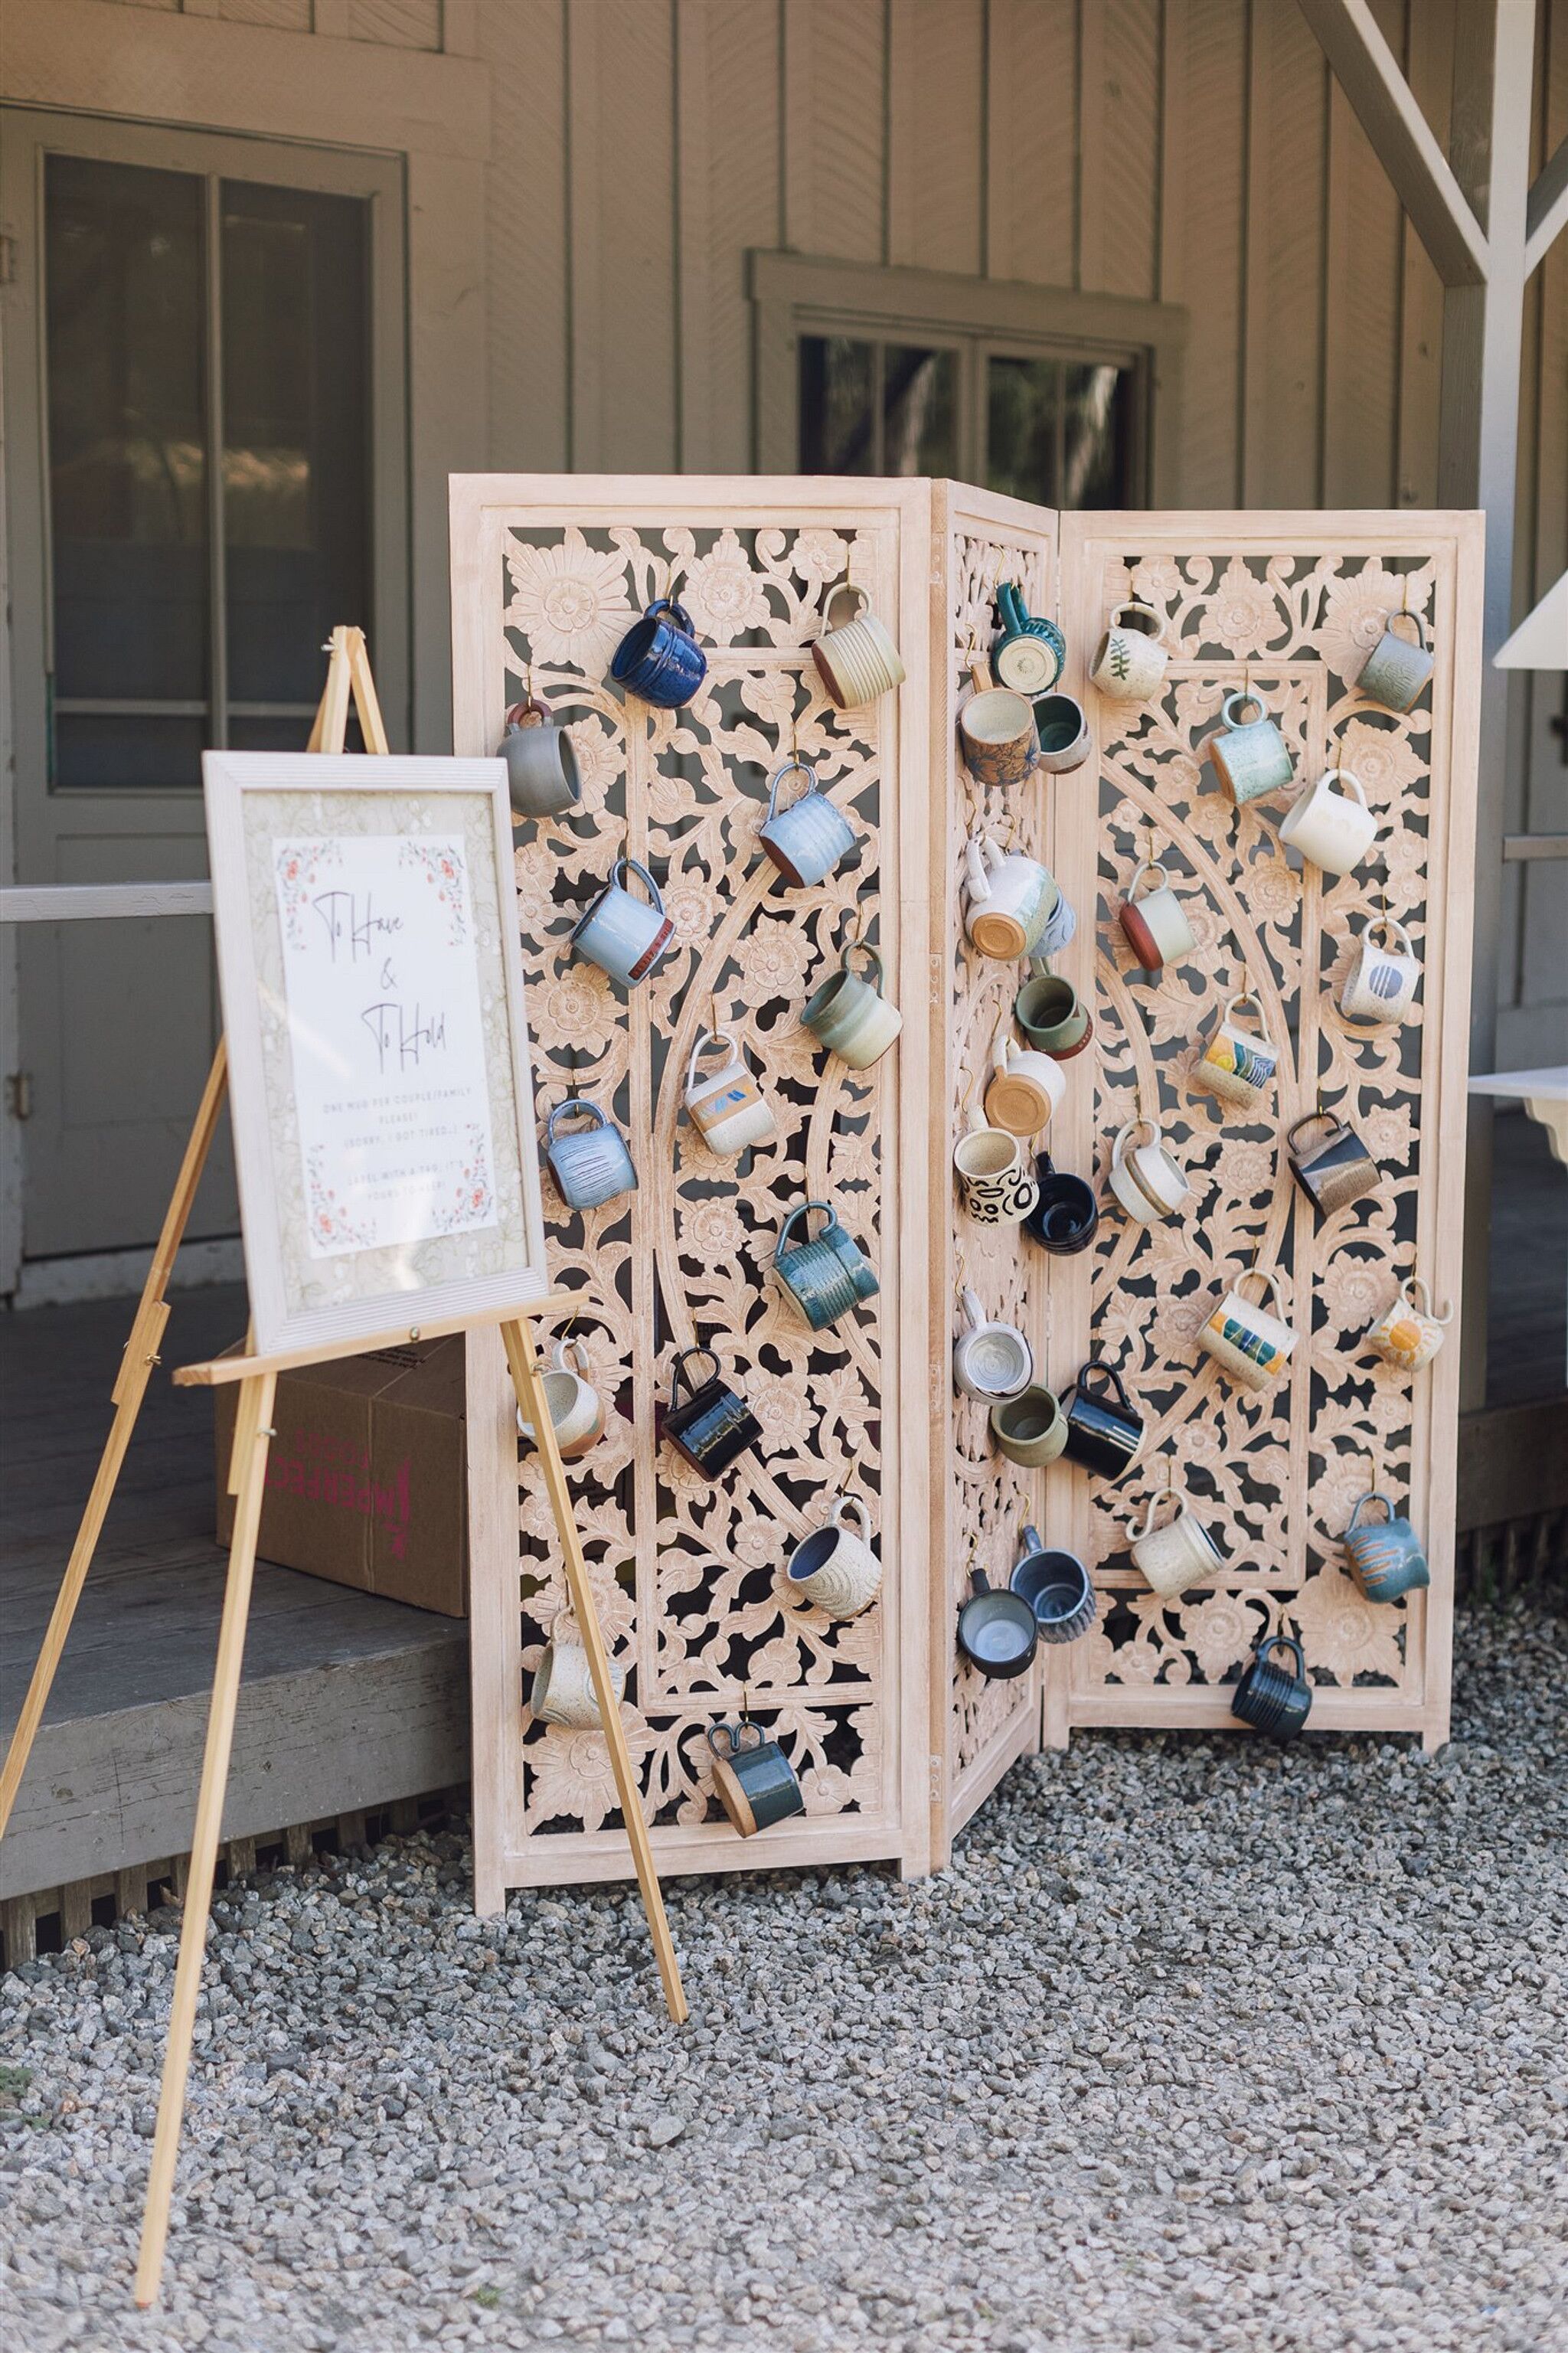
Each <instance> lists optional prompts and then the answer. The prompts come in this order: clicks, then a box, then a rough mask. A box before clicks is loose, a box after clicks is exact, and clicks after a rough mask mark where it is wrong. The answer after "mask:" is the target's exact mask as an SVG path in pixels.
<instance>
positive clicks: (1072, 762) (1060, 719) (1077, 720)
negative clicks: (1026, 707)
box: [1034, 692, 1094, 776]
mask: <svg viewBox="0 0 1568 2353" xmlns="http://www.w3.org/2000/svg"><path fill="white" fill-rule="evenodd" d="M1034 719H1035V733H1036V735H1037V737H1038V738H1039V744H1040V760H1039V765H1040V766H1041V767H1042V768H1046V769H1048V770H1049V771H1050V773H1051V774H1052V775H1053V776H1066V775H1067V773H1068V770H1069V769H1070V768H1081V767H1082V765H1083V764H1084V762H1085V761H1086V760H1087V759H1088V757H1089V753H1090V752H1091V751H1092V750H1093V748H1094V738H1093V736H1092V735H1091V734H1090V733H1089V713H1088V712H1086V711H1085V709H1084V707H1083V705H1082V703H1081V702H1079V699H1078V697H1077V695H1076V694H1062V693H1060V692H1058V693H1056V694H1043V695H1042V696H1041V697H1040V699H1039V701H1038V702H1037V703H1036V705H1035V711H1034Z"/></svg>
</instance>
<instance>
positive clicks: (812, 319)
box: [747, 251, 1187, 506]
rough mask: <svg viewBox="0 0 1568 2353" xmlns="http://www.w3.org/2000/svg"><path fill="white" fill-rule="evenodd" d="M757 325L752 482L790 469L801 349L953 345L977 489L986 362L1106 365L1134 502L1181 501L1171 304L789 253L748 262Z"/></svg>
mask: <svg viewBox="0 0 1568 2353" xmlns="http://www.w3.org/2000/svg"><path fill="white" fill-rule="evenodd" d="M747 264H748V284H749V290H750V294H751V299H752V315H753V322H754V328H755V354H756V370H757V376H756V382H757V397H756V403H755V412H756V446H755V449H754V451H753V462H754V464H755V466H756V469H757V470H758V472H759V473H764V474H788V473H798V472H799V470H800V338H801V336H802V335H803V334H807V335H846V336H851V337H854V338H856V339H858V340H859V341H861V342H872V343H877V342H880V343H915V344H925V345H931V346H937V345H940V346H942V347H943V348H952V347H955V346H956V347H957V349H958V350H959V353H960V361H959V369H958V396H957V402H956V413H955V426H956V439H957V445H958V451H959V457H958V461H957V462H958V471H959V473H960V474H961V475H966V477H967V478H968V479H970V480H973V481H975V482H977V483H981V484H983V483H984V480H985V470H984V469H985V407H986V399H985V384H984V368H985V363H986V361H987V360H988V359H990V358H991V357H993V356H994V357H997V358H1034V357H1048V358H1052V359H1059V360H1064V361H1067V362H1068V363H1069V364H1071V363H1078V362H1088V363H1091V364H1092V363H1093V362H1095V361H1097V360H1100V361H1106V360H1109V361H1110V362H1112V363H1113V364H1116V365H1119V366H1127V365H1129V364H1131V366H1132V367H1133V369H1134V370H1135V371H1136V374H1137V379H1138V381H1137V398H1136V401H1135V404H1134V405H1135V410H1136V414H1137V417H1138V427H1137V440H1136V444H1135V446H1134V448H1133V451H1132V458H1131V470H1132V477H1133V487H1134V490H1135V491H1136V493H1137V495H1136V497H1135V499H1134V500H1133V501H1132V503H1133V504H1134V505H1139V504H1143V505H1150V506H1153V505H1163V506H1172V505H1179V504H1180V496H1179V487H1180V486H1179V479H1178V478H1179V471H1180V453H1181V432H1182V360H1183V354H1184V349H1185V344H1186V335H1187V313H1186V311H1184V310H1183V309H1181V308H1180V307H1178V306H1177V305H1176V304H1174V303H1170V302H1145V301H1135V300H1132V299H1131V298H1128V297H1124V296H1121V295H1116V294H1083V293H1079V292H1078V291H1077V290H1076V289H1074V288H1071V287H1058V286H1029V285H1025V284H1023V283H1021V282H1020V281H1018V280H1010V279H986V278H967V277H962V276H958V275H955V274H953V273H951V272H949V271H945V270H937V269H881V268H879V267H877V266H875V265H873V264H871V263H867V262H856V261H833V260H827V259H818V258H816V257H814V256H809V255H805V254H795V253H770V252H757V251H753V252H752V253H750V254H749V255H748V256H747Z"/></svg>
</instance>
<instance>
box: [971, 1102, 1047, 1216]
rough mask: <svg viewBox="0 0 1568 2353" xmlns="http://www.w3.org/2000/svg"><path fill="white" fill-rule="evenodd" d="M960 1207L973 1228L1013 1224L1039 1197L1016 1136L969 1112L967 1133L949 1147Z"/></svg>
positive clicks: (978, 1114) (977, 1114) (1025, 1213)
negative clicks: (975, 1226) (973, 1225)
mask: <svg viewBox="0 0 1568 2353" xmlns="http://www.w3.org/2000/svg"><path fill="white" fill-rule="evenodd" d="M952 1165H953V1167H954V1169H955V1170H956V1172H957V1176H958V1189H959V1191H960V1193H961V1194H962V1196H963V1206H964V1208H966V1209H967V1210H968V1212H969V1214H970V1216H971V1217H972V1218H973V1219H974V1221H975V1223H976V1225H981V1226H1010V1225H1016V1224H1017V1223H1018V1221H1019V1220H1020V1219H1023V1218H1026V1217H1027V1216H1028V1214H1029V1212H1030V1210H1031V1209H1032V1208H1034V1206H1035V1203H1036V1201H1037V1198H1038V1187H1037V1185H1036V1183H1035V1180H1034V1177H1033V1176H1032V1175H1031V1174H1030V1171H1029V1164H1028V1160H1027V1158H1026V1155H1025V1151H1024V1147H1023V1145H1022V1143H1021V1142H1020V1141H1019V1139H1018V1137H1017V1136H1016V1135H1015V1134H1013V1133H1012V1131H1011V1130H1010V1129H1009V1128H1005V1127H992V1126H991V1125H989V1124H988V1123H987V1121H986V1120H985V1117H984V1113H980V1112H978V1111H976V1112H972V1113H971V1114H970V1121H969V1132H968V1134H965V1135H961V1136H960V1137H959V1139H958V1142H957V1143H956V1144H955V1145H953V1147H952Z"/></svg>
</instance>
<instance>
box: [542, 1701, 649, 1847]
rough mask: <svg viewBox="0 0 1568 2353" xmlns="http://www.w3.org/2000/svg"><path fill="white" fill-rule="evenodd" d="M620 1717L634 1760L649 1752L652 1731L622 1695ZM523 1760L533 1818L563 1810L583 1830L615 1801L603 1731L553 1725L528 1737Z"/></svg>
mask: <svg viewBox="0 0 1568 2353" xmlns="http://www.w3.org/2000/svg"><path fill="white" fill-rule="evenodd" d="M621 1722H622V1724H623V1725H625V1726H626V1746H627V1747H628V1748H629V1749H630V1750H631V1753H632V1757H633V1759H634V1761H635V1760H636V1759H637V1758H638V1757H642V1756H644V1755H646V1754H647V1749H648V1748H649V1746H651V1736H650V1735H649V1733H648V1729H647V1725H646V1724H645V1723H644V1722H643V1719H642V1717H641V1716H640V1715H638V1714H637V1709H636V1708H635V1707H631V1706H629V1705H628V1704H626V1702H625V1701H623V1702H622V1703H621ZM526 1763H527V1773H528V1784H529V1789H528V1813H529V1818H530V1820H533V1821H535V1822H547V1821H551V1820H553V1819H554V1818H555V1817H557V1816H559V1815H563V1814H564V1815H568V1816H571V1817H573V1818H574V1819H575V1820H578V1821H580V1822H581V1823H582V1825H583V1828H584V1830H585V1831H596V1830H599V1829H601V1828H602V1827H603V1825H604V1823H605V1821H606V1820H607V1819H608V1818H609V1816H610V1815H611V1814H613V1813H614V1812H615V1811H616V1808H617V1806H618V1805H619V1802H620V1801H619V1799H617V1797H616V1782H615V1774H614V1771H613V1769H612V1767H611V1765H610V1744H609V1742H608V1741H607V1740H606V1739H605V1736H604V1735H603V1733H600V1732H569V1731H567V1730H566V1729H565V1727H564V1726H563V1725H551V1727H550V1729H549V1731H548V1732H547V1733H546V1734H545V1736H544V1737H543V1739H542V1740H536V1741H531V1742H530V1744H529V1746H528V1749H527V1751H526ZM645 1810H646V1809H645Z"/></svg>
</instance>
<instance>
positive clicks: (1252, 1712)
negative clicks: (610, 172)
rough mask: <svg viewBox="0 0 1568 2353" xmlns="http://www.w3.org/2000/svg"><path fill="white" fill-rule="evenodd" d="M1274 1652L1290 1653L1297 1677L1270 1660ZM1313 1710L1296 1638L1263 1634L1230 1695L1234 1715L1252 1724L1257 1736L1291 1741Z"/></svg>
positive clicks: (1305, 1672) (1245, 1722)
mask: <svg viewBox="0 0 1568 2353" xmlns="http://www.w3.org/2000/svg"><path fill="white" fill-rule="evenodd" d="M1270 1651H1289V1652H1290V1654H1291V1657H1292V1659H1293V1660H1294V1661H1295V1672H1294V1673H1290V1672H1288V1671H1287V1670H1286V1669H1285V1668H1284V1667H1282V1666H1280V1665H1279V1663H1278V1662H1276V1661H1275V1660H1274V1659H1271V1658H1270V1657H1269V1655H1268V1653H1269V1652H1270ZM1311 1709H1312V1686H1311V1684H1310V1683H1309V1682H1308V1681H1307V1662H1306V1657H1305V1654H1304V1653H1303V1651H1302V1649H1301V1645H1300V1642H1298V1641H1297V1640H1296V1638H1295V1636H1294V1635H1293V1634H1260V1635H1259V1636H1258V1641H1256V1643H1255V1644H1254V1645H1253V1651H1252V1656H1251V1658H1250V1659H1249V1660H1248V1661H1247V1664H1246V1666H1245V1667H1243V1669H1242V1671H1241V1673H1240V1676H1239V1677H1238V1678H1237V1685H1236V1689H1235V1690H1234V1691H1233V1692H1232V1694H1231V1695H1230V1712H1231V1714H1232V1715H1235V1716H1239V1717H1240V1719H1241V1721H1242V1723H1243V1724H1250V1725H1252V1727H1253V1729H1254V1731H1256V1732H1271V1733H1273V1734H1274V1736H1276V1738H1277V1739H1279V1740H1291V1739H1294V1737H1295V1736H1296V1734H1297V1733H1298V1732H1300V1729H1301V1726H1302V1725H1304V1724H1305V1723H1306V1721H1307V1718H1308V1716H1309V1715H1310V1714H1311Z"/></svg>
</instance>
